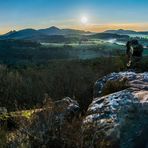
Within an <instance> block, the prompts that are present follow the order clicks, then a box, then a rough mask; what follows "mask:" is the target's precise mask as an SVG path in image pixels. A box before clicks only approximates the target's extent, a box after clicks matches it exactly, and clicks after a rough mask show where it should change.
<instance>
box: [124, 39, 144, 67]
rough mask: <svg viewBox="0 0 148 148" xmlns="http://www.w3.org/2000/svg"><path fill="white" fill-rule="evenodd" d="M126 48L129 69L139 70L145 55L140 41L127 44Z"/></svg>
mask: <svg viewBox="0 0 148 148" xmlns="http://www.w3.org/2000/svg"><path fill="white" fill-rule="evenodd" d="M126 47H127V50H126V55H127V60H128V63H127V67H128V68H139V64H140V61H141V59H142V54H143V46H142V45H141V44H139V42H138V40H131V41H128V42H127V44H126Z"/></svg>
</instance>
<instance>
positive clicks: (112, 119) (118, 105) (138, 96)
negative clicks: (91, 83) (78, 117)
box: [82, 72, 148, 148]
mask: <svg viewBox="0 0 148 148" xmlns="http://www.w3.org/2000/svg"><path fill="white" fill-rule="evenodd" d="M125 78H126V79H127V80H128V88H127V89H125V90H121V91H118V92H115V93H111V94H109V95H106V96H103V97H101V95H102V92H103V89H104V87H105V85H106V83H107V82H108V81H112V82H114V81H116V80H118V81H121V80H123V79H125ZM82 129H83V138H84V139H83V147H85V148H87V147H88V148H91V147H95V148H106V147H109V148H116V147H121V148H139V147H142V148H145V147H148V73H139V74H136V73H134V72H120V73H112V74H110V75H108V76H105V77H103V78H102V79H100V80H98V81H97V82H96V83H95V90H94V99H93V102H92V103H91V104H90V106H89V108H88V110H87V116H86V117H85V119H84V120H83V125H82Z"/></svg>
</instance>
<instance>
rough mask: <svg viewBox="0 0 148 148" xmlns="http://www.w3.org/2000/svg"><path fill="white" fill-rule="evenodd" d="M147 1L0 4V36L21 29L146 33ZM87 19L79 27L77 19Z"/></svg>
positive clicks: (10, 0)
mask: <svg viewBox="0 0 148 148" xmlns="http://www.w3.org/2000/svg"><path fill="white" fill-rule="evenodd" d="M147 14H148V0H0V33H4V32H7V31H9V30H19V29H23V28H35V29H38V28H47V27H50V26H53V25H54V26H58V27H61V28H75V29H85V30H89V31H98V32H99V31H103V30H105V29H116V28H117V29H119V28H121V27H122V28H123V29H135V30H148V17H147ZM82 17H86V18H87V19H88V22H87V24H85V27H84V24H82V22H81V18H82Z"/></svg>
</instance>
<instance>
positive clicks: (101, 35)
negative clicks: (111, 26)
mask: <svg viewBox="0 0 148 148" xmlns="http://www.w3.org/2000/svg"><path fill="white" fill-rule="evenodd" d="M88 37H90V38H98V39H114V38H115V39H123V38H124V39H127V38H129V36H128V35H119V34H114V33H97V34H94V35H89V36H88Z"/></svg>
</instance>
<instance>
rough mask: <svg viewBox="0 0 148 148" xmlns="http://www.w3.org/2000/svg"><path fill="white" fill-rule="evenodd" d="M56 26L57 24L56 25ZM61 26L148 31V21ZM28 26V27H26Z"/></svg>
mask: <svg viewBox="0 0 148 148" xmlns="http://www.w3.org/2000/svg"><path fill="white" fill-rule="evenodd" d="M55 26H56V25H55ZM57 27H59V28H70V29H77V30H85V31H90V32H103V31H105V30H112V29H113V30H117V29H125V30H135V31H148V23H127V24H87V25H81V24H79V25H57ZM26 28H28V27H26ZM30 28H35V29H39V28H47V27H45V26H44V27H43V26H42V27H41V26H40V27H30ZM21 29H24V26H23V27H22V28H21V26H19V27H18V26H17V27H16V28H15V29H14V28H11V27H4V28H0V34H4V33H7V32H9V31H11V30H21Z"/></svg>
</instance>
